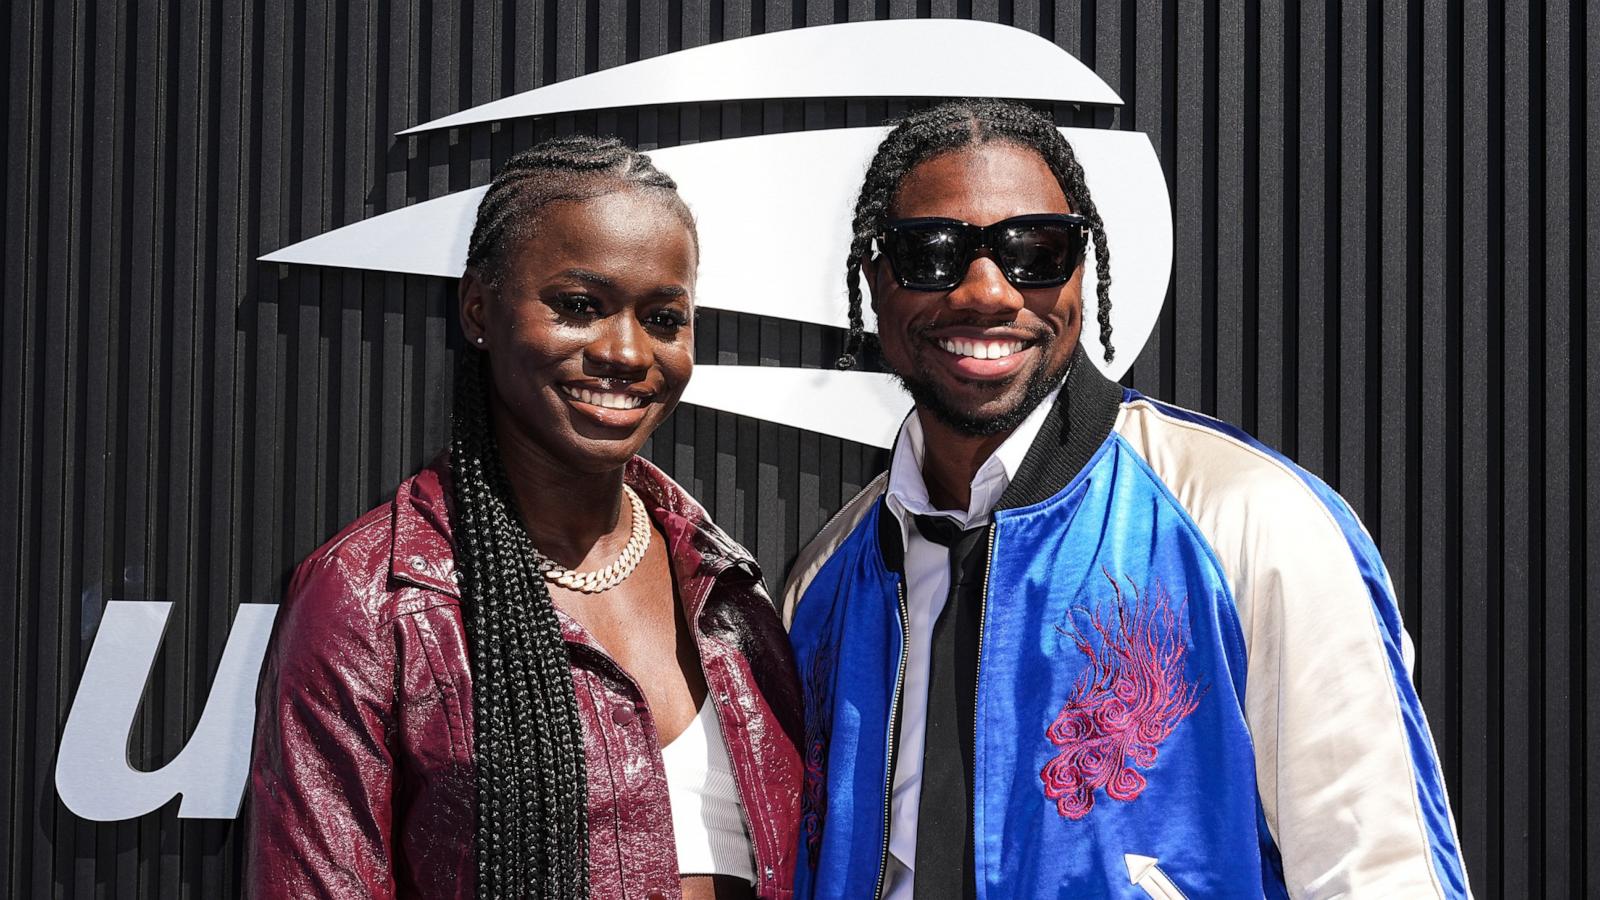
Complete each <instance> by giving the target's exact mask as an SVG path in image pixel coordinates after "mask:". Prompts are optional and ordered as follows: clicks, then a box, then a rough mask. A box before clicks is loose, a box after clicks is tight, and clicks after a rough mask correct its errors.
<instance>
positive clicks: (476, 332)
mask: <svg viewBox="0 0 1600 900" xmlns="http://www.w3.org/2000/svg"><path fill="white" fill-rule="evenodd" d="M538 216H539V219H538V225H537V227H536V228H535V229H534V230H533V233H532V235H531V236H530V237H527V238H525V239H523V240H522V241H521V242H519V243H514V244H511V245H509V246H508V247H506V248H505V255H504V260H503V263H502V268H503V276H502V278H501V283H500V285H499V286H498V288H497V289H495V290H492V291H491V290H490V289H489V288H488V287H487V286H486V285H484V284H483V283H482V282H481V281H480V280H479V279H478V278H477V277H476V276H475V275H473V274H472V273H468V276H467V277H465V278H463V279H462V281H461V289H460V298H459V299H460V313H461V326H462V330H463V331H464V332H465V334H466V337H467V341H468V343H470V344H471V345H473V346H474V347H476V348H478V349H480V350H484V351H487V352H488V354H489V365H490V371H491V373H492V378H493V385H494V396H493V398H492V402H493V404H494V410H495V415H496V417H497V419H498V421H497V423H496V424H497V427H496V432H497V434H498V435H499V436H500V439H501V440H502V441H510V442H513V443H516V444H521V445H523V447H522V448H521V449H526V450H531V451H533V452H534V453H535V454H538V455H543V456H545V457H547V458H548V459H549V460H550V461H551V462H554V463H556V464H557V465H558V466H560V467H562V468H564V469H566V470H568V471H571V472H604V471H608V470H611V469H615V468H617V467H619V466H621V465H622V464H623V463H625V462H627V461H628V459H629V458H630V457H632V456H633V455H634V453H636V452H637V451H638V450H639V447H640V445H641V444H643V443H644V440H645V438H647V437H649V436H650V433H651V432H653V431H655V430H656V428H657V427H658V426H659V425H660V424H661V423H662V421H663V420H665V419H666V417H667V416H668V415H669V414H671V412H672V409H673V407H674V406H676V405H677V403H678V398H679V397H680V396H682V395H683V388H684V386H685V385H686V384H688V382H689V375H690V374H691V373H692V372H693V370H694V284H695V268H696V265H697V263H698V258H697V257H698V254H697V251H696V249H695V243H694V238H693V236H692V235H691V234H690V232H689V228H688V226H686V225H685V224H684V222H683V220H682V219H680V218H679V216H678V214H677V213H676V212H675V211H674V210H673V209H672V208H671V207H670V206H669V205H668V204H667V202H666V201H665V200H664V199H663V198H662V197H660V196H659V195H655V196H652V193H651V192H645V191H636V190H628V189H624V190H620V191H616V192H614V193H610V194H604V195H602V196H599V197H595V198H592V199H589V200H582V201H563V202H558V203H552V204H549V205H548V206H545V207H544V208H542V209H541V210H540V211H539V213H538ZM480 337H481V338H483V342H482V343H478V338H480ZM502 449H513V448H502Z"/></svg>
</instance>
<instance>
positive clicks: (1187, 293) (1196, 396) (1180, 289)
mask: <svg viewBox="0 0 1600 900" xmlns="http://www.w3.org/2000/svg"><path fill="white" fill-rule="evenodd" d="M1205 17H1206V7H1205V5H1204V4H1199V3H1191V4H1182V5H1180V6H1179V9H1178V32H1177V51H1178V56H1177V68H1176V70H1175V71H1174V73H1173V75H1172V77H1175V78H1176V79H1177V83H1178V88H1177V91H1178V93H1177V99H1176V102H1177V142H1178V144H1177V146H1178V153H1177V156H1176V158H1175V159H1172V160H1169V161H1168V162H1167V164H1168V165H1170V166H1172V167H1173V169H1174V171H1175V172H1176V173H1177V179H1178V190H1177V193H1176V194H1174V195H1173V198H1172V200H1173V205H1174V207H1175V208H1174V214H1175V218H1176V222H1177V233H1176V235H1175V239H1174V241H1173V260H1174V263H1175V266H1176V272H1175V274H1174V276H1173V288H1174V290H1173V297H1172V302H1173V304H1174V307H1173V317H1174V322H1175V326H1174V327H1175V329H1176V330H1175V332H1174V339H1175V343H1174V345H1173V346H1172V347H1171V348H1170V349H1169V352H1176V354H1177V356H1176V364H1177V370H1178V371H1179V372H1181V373H1183V374H1182V375H1181V376H1180V377H1179V378H1178V382H1177V386H1176V388H1177V389H1176V391H1175V392H1174V393H1173V394H1171V395H1169V396H1170V397H1171V399H1172V400H1173V402H1175V403H1177V404H1179V405H1180V406H1186V407H1189V408H1191V409H1201V408H1202V407H1203V406H1205V405H1206V400H1205V398H1204V397H1203V396H1202V391H1201V378H1200V371H1201V367H1202V365H1203V359H1204V357H1206V356H1209V355H1210V349H1211V348H1210V346H1209V341H1208V340H1207V336H1206V334H1205V325H1204V323H1205V320H1206V310H1207V307H1208V306H1209V305H1210V304H1211V303H1212V302H1213V299H1214V294H1213V292H1212V289H1211V286H1210V285H1208V284H1207V283H1206V280H1205V271H1206V269H1205V259H1204V256H1205V250H1206V244H1205V242H1206V238H1207V236H1208V234H1209V233H1210V228H1209V226H1208V220H1209V212H1210V211H1209V210H1208V209H1207V208H1206V194H1207V191H1206V188H1205V183H1206V174H1207V173H1206V169H1205V160H1206V153H1205V126H1206V118H1207V117H1208V116H1209V115H1210V110H1208V108H1207V106H1206V82H1205V77H1204V75H1205V67H1206V59H1205V50H1206V46H1205Z"/></svg>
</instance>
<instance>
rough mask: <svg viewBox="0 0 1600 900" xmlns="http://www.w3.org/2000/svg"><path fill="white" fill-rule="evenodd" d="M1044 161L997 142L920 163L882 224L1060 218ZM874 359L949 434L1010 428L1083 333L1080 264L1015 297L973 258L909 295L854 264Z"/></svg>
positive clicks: (985, 258) (883, 264)
mask: <svg viewBox="0 0 1600 900" xmlns="http://www.w3.org/2000/svg"><path fill="white" fill-rule="evenodd" d="M1070 212H1072V209H1071V208H1069V207H1068V205H1067V198H1066V195H1064V194H1063V193H1062V192H1061V186H1060V184H1058V183H1057V182H1056V179H1055V176H1054V175H1053V174H1051V172H1050V167H1049V166H1048V165H1046V164H1045V161H1044V158H1043V157H1041V156H1040V155H1039V154H1038V153H1036V152H1034V151H1033V150H1030V149H1027V148H1024V147H1018V146H1016V145H1014V144H1007V143H987V144H975V145H971V146H968V147H963V148H961V149H959V150H954V151H951V152H949V153H944V154H940V155H938V156H935V157H933V158H931V159H928V160H926V161H924V162H922V163H921V164H919V165H917V166H916V168H914V169H912V170H911V172H910V173H909V174H908V175H907V176H906V178H905V180H904V181H903V182H901V185H900V191H899V193H898V194H897V195H896V196H895V197H894V199H893V201H892V202H891V204H890V208H889V218H890V220H891V221H893V220H895V219H908V218H913V217H921V216H938V217H943V218H950V219H960V220H961V221H963V222H968V223H970V224H973V225H990V224H993V223H995V222H998V221H1000V220H1002V219H1008V218H1011V217H1012V216H1020V215H1026V214H1029V213H1070ZM863 271H865V273H866V275H867V282H868V288H869V289H870V291H871V292H872V308H873V310H874V311H875V312H876V313H877V314H878V338H879V340H880V342H881V343H882V345H883V357H884V362H885V363H886V364H887V365H888V366H889V368H890V369H891V370H892V371H893V372H894V373H895V374H896V375H898V376H899V377H900V380H901V382H902V383H904V384H905V386H906V389H907V390H909V391H910V392H911V396H912V398H913V399H915V400H916V402H917V405H918V407H920V408H921V409H923V410H924V411H927V412H931V413H933V414H934V415H935V416H936V417H937V418H938V419H939V420H941V421H942V422H944V423H945V424H946V425H949V426H950V427H952V428H955V429H956V430H958V431H961V432H964V433H968V434H975V435H990V434H1001V433H1005V432H1009V431H1011V430H1012V429H1014V428H1016V427H1017V425H1018V424H1020V423H1021V422H1022V420H1023V419H1025V418H1027V416H1028V413H1030V412H1032V411H1033V409H1034V408H1035V407H1037V406H1038V405H1039V402H1040V401H1041V400H1043V399H1044V397H1045V396H1046V395H1048V394H1049V393H1050V391H1051V389H1053V388H1054V387H1055V386H1056V384H1057V383H1059V381H1060V379H1061V377H1062V376H1063V375H1064V374H1065V372H1066V368H1067V365H1068V363H1069V361H1070V360H1071V359H1072V353H1073V350H1074V349H1076V348H1077V346H1078V335H1079V333H1080V332H1081V331H1082V328H1083V266H1082V265H1080V266H1079V267H1078V270H1077V272H1075V273H1074V274H1073V276H1072V278H1071V279H1070V280H1069V281H1067V283H1066V284H1063V285H1060V286H1057V287H1048V288H1029V289H1026V290H1019V289H1018V288H1016V287H1014V286H1013V285H1012V284H1011V283H1010V282H1008V281H1006V279H1005V276H1004V275H1002V274H1001V271H1000V268H999V266H997V265H996V264H995V261H994V259H993V258H992V257H991V256H990V254H989V252H988V251H982V252H981V253H980V254H979V255H978V256H977V257H976V258H975V259H973V261H972V264H971V266H969V267H968V268H967V272H966V277H965V278H964V279H962V281H961V283H960V284H958V285H956V286H955V287H954V288H952V289H951V290H948V291H914V290H908V289H906V288H902V287H901V286H900V285H899V284H898V283H896V281H895V279H894V273H893V271H892V269H891V267H890V265H889V261H888V260H887V259H884V258H883V257H881V256H879V257H877V258H875V259H872V260H869V261H868V262H866V263H865V264H864V265H863Z"/></svg>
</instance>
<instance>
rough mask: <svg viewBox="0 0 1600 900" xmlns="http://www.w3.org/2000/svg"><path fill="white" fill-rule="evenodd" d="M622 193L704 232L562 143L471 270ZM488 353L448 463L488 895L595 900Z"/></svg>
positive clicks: (459, 378) (519, 165)
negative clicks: (546, 222) (587, 203)
mask: <svg viewBox="0 0 1600 900" xmlns="http://www.w3.org/2000/svg"><path fill="white" fill-rule="evenodd" d="M618 190H646V191H654V192H659V193H660V194H661V195H662V198H663V199H664V200H666V201H667V202H668V203H669V204H670V208H671V209H673V210H674V211H675V212H677V213H678V214H679V215H680V216H681V217H682V218H683V220H684V221H685V222H686V223H687V224H688V226H689V229H690V233H691V234H693V233H694V222H693V219H692V218H691V217H690V215H689V211H688V208H687V207H685V206H684V204H683V201H682V200H681V199H680V198H679V197H678V194H677V185H676V184H675V183H674V182H673V181H672V179H671V178H668V177H667V176H666V175H665V174H663V173H661V172H660V171H658V170H657V169H656V168H655V167H654V166H653V165H652V164H651V162H650V159H649V158H648V157H646V156H644V155H643V154H640V153H638V152H637V151H634V150H632V149H629V148H628V147H626V146H624V145H623V144H622V143H621V142H619V141H617V140H616V139H605V140H602V139H597V138H591V137H563V138H557V139H554V140H551V141H546V142H544V143H542V144H539V145H538V146H536V147H534V148H532V149H530V150H527V151H524V152H522V153H519V154H517V155H516V156H513V157H512V158H511V159H510V160H509V161H507V162H506V164H505V167H504V168H502V169H501V170H500V172H499V174H498V175H496V176H495V179H494V182H493V183H492V184H491V185H490V186H489V192H488V193H487V194H485V195H484V198H483V201H482V202H481V203H480V204H479V206H478V217H477V223H476V225H475V226H474V228H473V230H472V239H471V242H470V244H469V246H468V251H467V265H468V267H469V270H471V271H473V272H475V273H476V274H477V277H479V278H480V279H481V280H482V282H483V283H484V285H485V286H486V287H488V288H489V289H490V290H491V291H492V290H494V289H495V288H497V287H498V286H499V285H500V283H501V279H502V277H503V276H504V274H505V271H506V264H507V258H506V257H507V255H508V254H509V253H510V252H511V251H513V250H514V249H516V248H517V247H518V246H519V245H523V244H524V242H525V241H526V240H527V238H528V237H530V236H532V235H533V234H534V233H535V231H536V228H537V225H538V219H539V213H540V210H541V209H542V208H543V207H545V206H546V205H548V204H550V203H554V202H559V201H578V200H586V199H590V198H593V197H598V196H601V195H603V194H607V193H611V192H614V191H618ZM491 380H492V379H491V376H490V372H489V362H488V357H487V354H485V353H483V352H481V351H479V350H477V349H475V348H470V349H468V350H467V351H466V353H465V354H464V355H463V357H462V358H461V361H460V365H459V368H458V369H457V375H456V392H455V409H454V414H453V421H452V425H451V439H450V467H451V481H452V490H453V492H454V498H455V509H454V520H455V527H454V532H455V538H456V566H457V569H458V572H459V577H460V584H461V597H462V606H463V611H464V617H465V621H466V630H467V638H468V642H469V645H470V648H471V654H472V679H473V688H472V696H473V705H474V708H475V713H476V716H475V731H474V734H473V739H474V750H475V756H476V760H475V764H476V778H477V811H478V825H477V831H476V837H475V849H476V851H477V876H478V896H479V897H555V898H573V897H586V896H587V895H588V877H589V876H588V865H589V861H588V822H587V803H588V799H587V790H586V783H585V778H586V774H585V771H584V762H583V725H582V722H581V720H580V719H579V717H578V704H577V698H576V695H575V693H574V690H573V684H572V676H571V673H570V671H569V669H568V661H567V651H566V647H565V645H564V644H563V643H562V639H561V629H560V625H559V623H558V621H557V619H556V612H555V606H554V604H553V603H552V601H551V598H550V590H549V588H548V587H547V586H546V585H545V581H544V578H543V577H542V576H541V575H540V574H539V572H538V570H537V569H536V568H535V567H534V565H533V562H532V560H533V552H532V551H533V545H532V543H531V541H530V540H529V538H528V533H527V531H526V530H525V529H524V528H523V525H522V519H521V517H520V516H519V514H518V508H517V504H516V500H515V495H514V494H513V493H512V490H511V485H510V483H509V481H508V479H507V477H506V470H505V466H504V464H503V463H502V461H501V457H500V452H499V448H498V446H497V445H496V443H495V438H494V428H493V424H492V422H491V407H490V403H489V396H490V391H491V390H492V385H491Z"/></svg>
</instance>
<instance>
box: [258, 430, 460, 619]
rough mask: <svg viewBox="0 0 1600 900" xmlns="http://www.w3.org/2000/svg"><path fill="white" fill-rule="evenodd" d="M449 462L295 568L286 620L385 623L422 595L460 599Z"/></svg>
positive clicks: (417, 478) (420, 476)
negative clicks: (310, 617)
mask: <svg viewBox="0 0 1600 900" xmlns="http://www.w3.org/2000/svg"><path fill="white" fill-rule="evenodd" d="M447 469H448V467H447V465H446V464H445V463H444V462H443V460H442V458H441V459H436V460H435V461H434V462H433V463H431V464H430V465H429V466H427V467H425V468H424V469H422V470H421V471H420V472H417V473H416V474H414V475H412V476H411V477H409V478H407V479H406V480H405V481H403V482H401V483H400V485H399V487H398V489H397V490H396V491H395V493H394V494H393V495H392V496H391V497H390V498H388V499H387V500H385V501H384V502H382V503H380V504H378V505H377V506H375V507H373V508H372V509H370V510H368V511H367V512H366V513H364V514H362V515H361V516H359V517H357V518H356V519H355V520H354V521H352V522H351V523H350V524H348V525H346V526H345V527H344V528H342V529H341V530H340V531H339V532H338V533H337V534H335V535H334V536H333V537H332V538H330V539H328V541H327V542H326V543H324V544H323V545H322V546H320V547H318V548H317V549H316V550H314V551H312V553H311V554H310V555H309V556H307V557H306V558H305V559H304V560H303V561H301V563H300V565H299V566H297V567H296V568H295V572H294V575H293V577H292V578H291V580H290V583H289V590H288V592H287V593H286V595H285V598H284V608H283V610H282V612H281V613H280V615H285V616H291V617H292V616H297V615H299V614H302V613H311V614H313V615H314V616H315V617H316V618H318V619H324V620H326V619H329V618H333V619H340V620H345V621H346V622H348V623H349V624H357V623H360V624H365V625H368V626H373V627H376V626H381V625H384V624H386V623H387V622H389V621H391V620H393V619H394V618H395V617H396V616H398V615H400V614H403V613H404V612H406V611H407V610H408V608H409V607H411V606H415V605H416V602H415V601H416V599H417V597H416V595H417V594H419V593H421V594H427V595H435V596H437V597H438V599H439V600H441V601H442V602H455V601H456V600H457V599H458V598H459V591H458V589H457V587H456V582H455V553H454V547H453V543H452V541H451V535H450V524H449V522H450V515H449V508H448V503H447V497H448V493H449V492H448V490H446V485H447V481H446V478H447Z"/></svg>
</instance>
